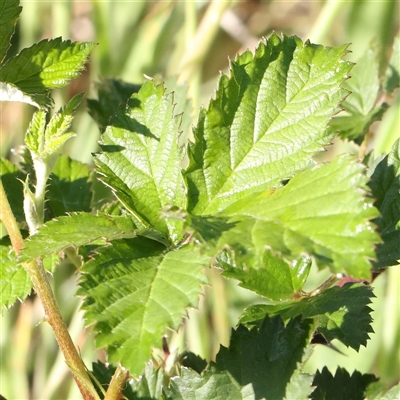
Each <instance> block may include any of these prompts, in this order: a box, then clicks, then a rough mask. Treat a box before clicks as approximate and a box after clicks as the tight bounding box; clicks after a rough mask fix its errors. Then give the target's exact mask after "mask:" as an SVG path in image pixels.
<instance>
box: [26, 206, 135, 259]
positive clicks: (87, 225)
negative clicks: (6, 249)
mask: <svg viewBox="0 0 400 400" xmlns="http://www.w3.org/2000/svg"><path fill="white" fill-rule="evenodd" d="M137 233H138V229H137V228H136V226H135V224H134V223H133V221H132V218H130V217H127V216H121V217H119V216H110V215H106V214H103V215H102V214H98V215H92V214H87V213H74V214H71V215H68V216H64V217H60V218H57V219H55V220H52V221H49V222H47V223H46V224H44V225H43V226H42V227H41V228H40V229H39V232H38V233H37V234H35V235H33V236H31V237H30V238H29V239H28V240H26V241H25V245H24V248H23V249H22V251H21V254H20V261H21V262H23V261H29V260H33V259H35V258H38V257H45V256H49V255H51V254H53V253H58V252H59V251H62V250H63V249H65V248H67V247H69V246H75V247H79V246H82V245H85V244H88V243H92V242H95V241H98V240H101V241H102V242H101V243H102V244H104V241H105V240H112V239H118V238H122V237H133V236H136V234H137Z"/></svg>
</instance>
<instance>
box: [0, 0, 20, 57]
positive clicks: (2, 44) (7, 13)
mask: <svg viewBox="0 0 400 400" xmlns="http://www.w3.org/2000/svg"><path fill="white" fill-rule="evenodd" d="M21 11H22V7H20V6H19V0H2V1H1V3H0V62H1V61H3V59H4V57H5V56H6V55H7V50H8V49H9V47H10V39H11V36H12V35H13V34H14V31H15V24H16V22H17V19H18V17H19V14H20V13H21Z"/></svg>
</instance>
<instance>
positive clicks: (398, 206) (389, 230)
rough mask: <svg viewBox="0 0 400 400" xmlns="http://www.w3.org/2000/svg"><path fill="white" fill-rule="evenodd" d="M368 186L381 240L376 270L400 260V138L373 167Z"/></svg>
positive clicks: (377, 251)
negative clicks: (375, 208)
mask: <svg viewBox="0 0 400 400" xmlns="http://www.w3.org/2000/svg"><path fill="white" fill-rule="evenodd" d="M369 186H370V188H371V190H372V194H373V196H374V198H375V199H376V202H375V206H376V207H377V208H378V210H379V211H380V213H381V215H380V216H379V217H378V218H377V219H376V220H375V221H374V222H375V223H376V224H377V225H378V230H379V232H380V233H381V237H382V240H383V243H381V244H379V245H378V247H377V250H376V253H377V261H376V262H375V263H374V266H375V268H376V269H378V268H381V267H387V266H390V265H397V264H398V262H399V260H400V245H399V243H400V139H398V140H397V141H396V142H395V143H394V144H393V147H392V150H391V152H390V153H389V154H388V155H387V156H386V157H385V158H384V159H383V160H382V161H381V162H380V163H379V164H378V165H377V166H376V168H375V170H374V172H373V174H372V176H371V182H370V183H369Z"/></svg>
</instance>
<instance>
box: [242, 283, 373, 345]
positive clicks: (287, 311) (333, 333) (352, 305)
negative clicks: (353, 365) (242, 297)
mask: <svg viewBox="0 0 400 400" xmlns="http://www.w3.org/2000/svg"><path fill="white" fill-rule="evenodd" d="M371 297H374V294H373V292H372V289H371V288H370V287H368V286H365V285H361V284H351V283H350V284H345V285H344V286H343V287H338V286H335V287H332V288H330V289H327V290H325V291H324V292H322V293H320V294H317V295H315V296H312V297H305V298H302V299H300V300H298V301H288V302H285V303H278V304H276V305H254V306H250V307H248V308H247V309H246V310H245V312H244V313H243V315H242V316H241V317H240V319H239V323H241V324H244V325H246V326H259V324H260V323H261V321H262V319H263V318H264V316H265V314H268V315H272V316H273V315H277V314H279V315H280V316H281V317H282V319H283V320H284V321H287V320H289V319H290V318H295V317H297V316H300V315H301V316H302V317H303V318H314V321H315V323H316V329H317V330H318V332H320V333H321V334H322V335H323V336H324V337H325V339H326V340H328V341H332V340H333V339H338V340H340V341H341V342H342V343H343V344H345V345H346V346H350V347H352V348H353V349H355V350H356V351H358V349H359V348H360V345H363V346H366V344H367V340H368V339H369V335H368V333H371V332H373V330H372V328H371V322H372V318H371V315H370V313H371V311H372V310H371V309H370V308H369V307H368V306H367V305H368V304H369V303H371Z"/></svg>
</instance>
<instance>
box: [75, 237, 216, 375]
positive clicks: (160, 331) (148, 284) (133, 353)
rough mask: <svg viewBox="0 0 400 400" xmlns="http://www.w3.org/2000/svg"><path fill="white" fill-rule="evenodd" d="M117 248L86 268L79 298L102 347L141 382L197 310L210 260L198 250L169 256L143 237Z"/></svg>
mask: <svg viewBox="0 0 400 400" xmlns="http://www.w3.org/2000/svg"><path fill="white" fill-rule="evenodd" d="M112 244H113V245H112V246H110V247H104V248H101V249H98V250H97V251H98V253H99V254H97V255H96V256H95V257H94V258H93V260H91V261H89V262H87V263H86V264H85V265H84V266H83V268H82V272H83V275H82V278H81V282H80V289H79V292H78V294H79V295H81V296H85V300H84V304H83V309H84V310H85V311H86V314H85V317H86V322H87V324H94V330H95V331H96V332H97V336H96V344H97V346H98V347H104V346H106V347H107V351H108V357H109V360H110V362H121V363H122V365H124V366H125V367H126V368H128V369H129V371H130V373H131V374H132V375H134V376H137V375H139V374H140V373H141V372H142V371H143V368H144V365H145V362H146V361H148V360H149V358H150V354H151V349H152V348H153V347H160V346H161V340H162V336H163V335H164V333H165V331H166V329H167V328H168V327H170V328H172V329H177V328H178V326H179V324H180V323H181V320H182V317H183V315H184V314H185V309H186V308H187V307H196V306H197V304H198V298H199V294H200V291H201V285H202V284H205V282H206V281H205V277H204V275H203V273H202V270H203V268H204V267H205V266H207V264H208V262H209V260H208V259H207V258H206V257H202V256H201V255H200V254H199V250H198V249H197V248H195V247H193V246H188V247H182V248H180V249H178V250H174V251H169V252H167V253H165V247H164V246H163V245H161V244H160V243H157V242H154V241H152V240H149V239H146V238H141V237H138V238H134V239H130V240H128V239H127V240H119V241H114V242H113V243H112Z"/></svg>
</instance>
